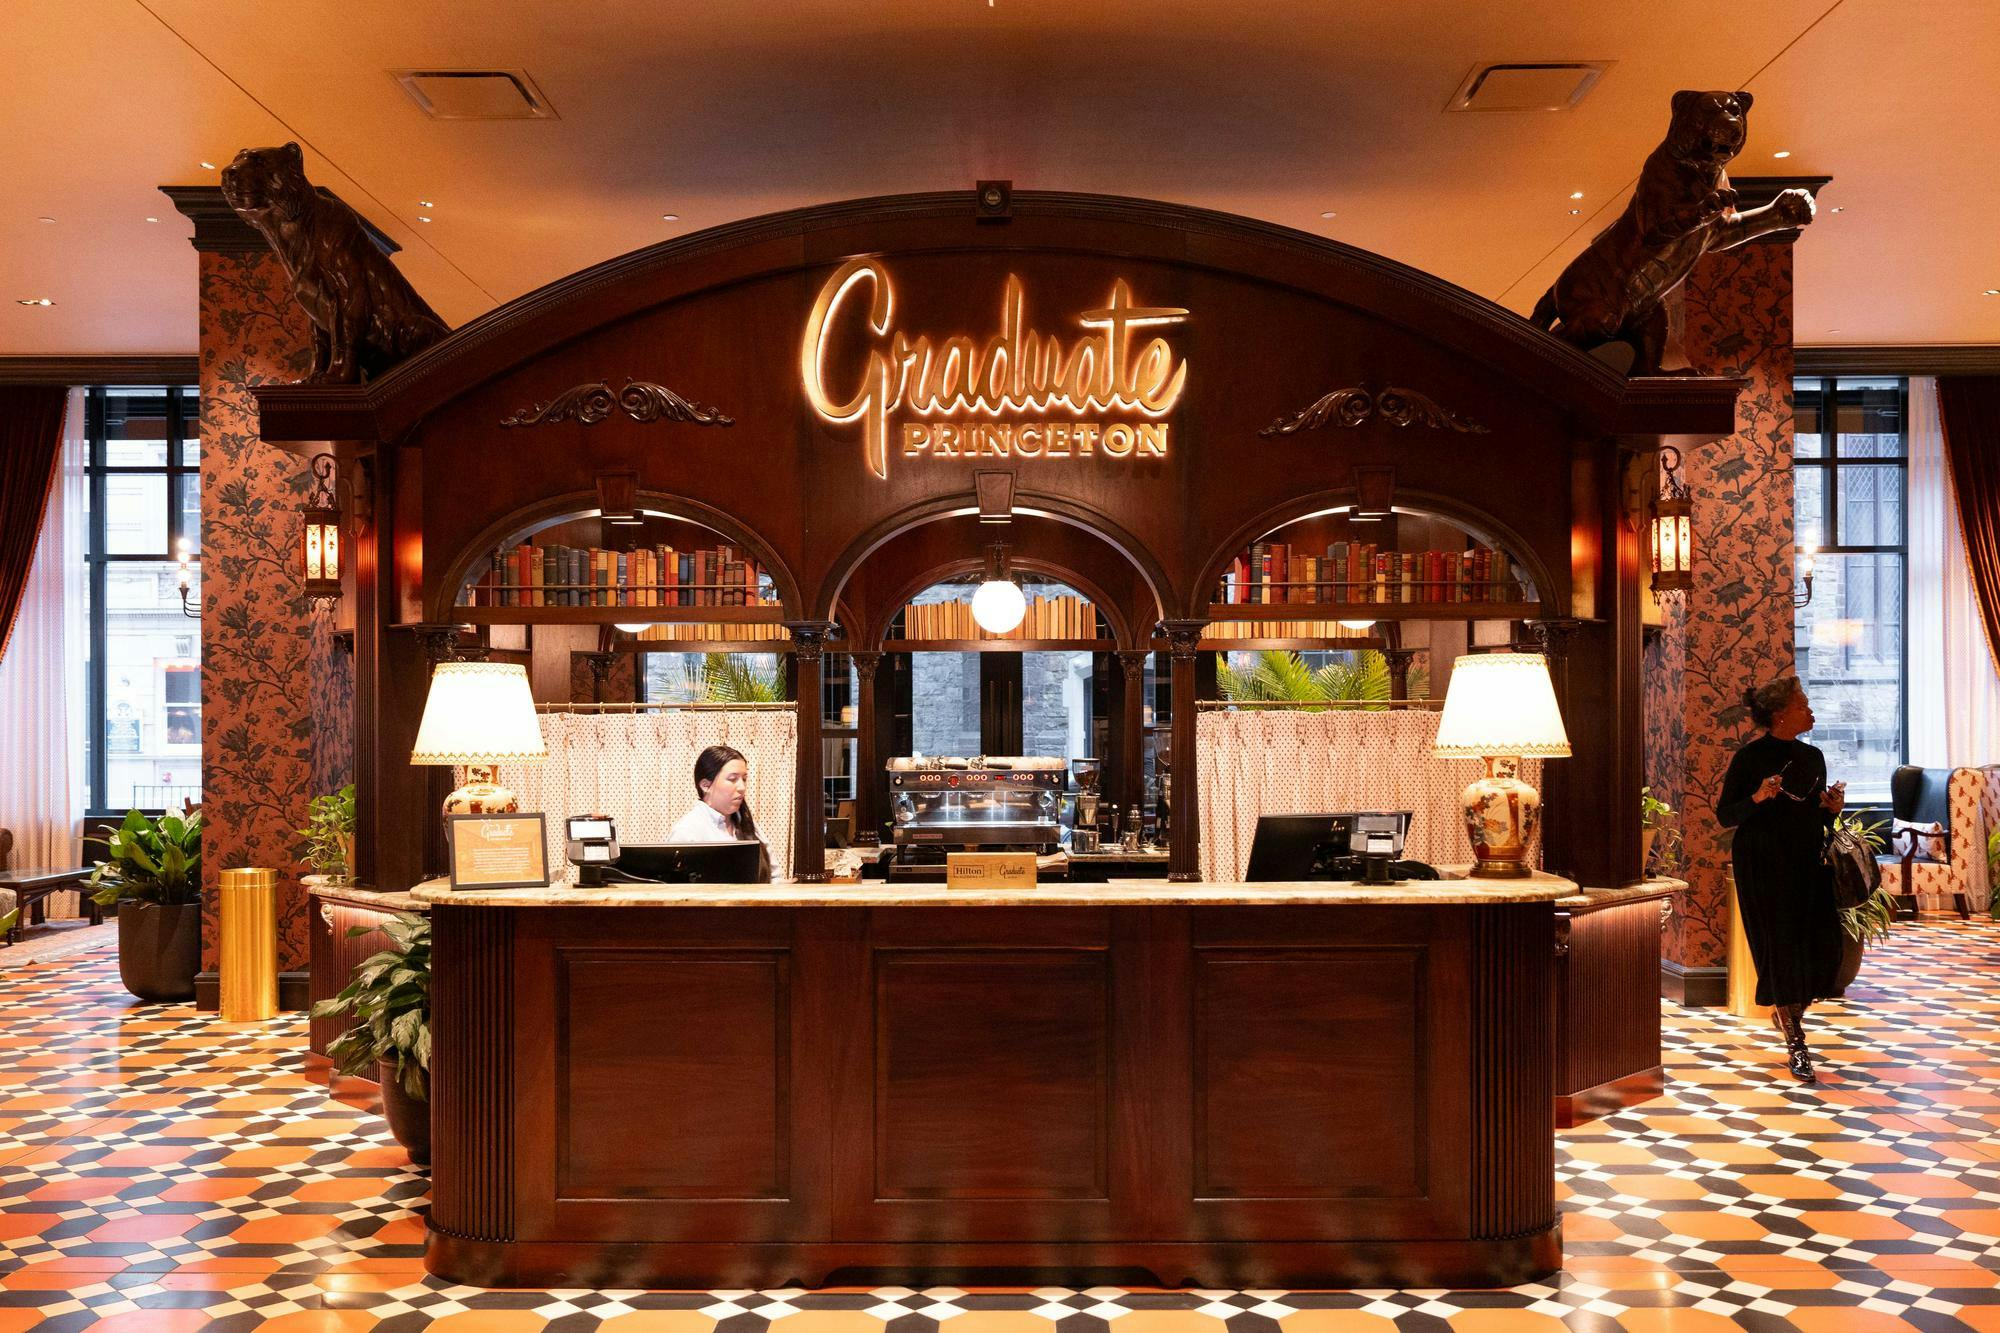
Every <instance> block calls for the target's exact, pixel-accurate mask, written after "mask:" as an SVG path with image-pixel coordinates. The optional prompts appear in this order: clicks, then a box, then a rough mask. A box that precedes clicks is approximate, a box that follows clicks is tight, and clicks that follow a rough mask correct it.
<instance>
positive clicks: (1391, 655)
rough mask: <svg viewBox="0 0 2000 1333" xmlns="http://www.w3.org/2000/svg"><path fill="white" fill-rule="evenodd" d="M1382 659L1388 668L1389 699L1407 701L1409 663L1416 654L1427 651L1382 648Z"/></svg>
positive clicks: (1408, 695) (1421, 649) (1414, 658)
mask: <svg viewBox="0 0 2000 1333" xmlns="http://www.w3.org/2000/svg"><path fill="white" fill-rule="evenodd" d="M1380 651H1381V654H1382V659H1383V661H1385V662H1386V663H1388V666H1389V697H1390V698H1391V699H1407V698H1409V697H1410V663H1412V662H1414V661H1415V660H1416V657H1417V654H1418V653H1421V652H1425V651H1427V650H1426V649H1423V648H1383V649H1381V650H1380Z"/></svg>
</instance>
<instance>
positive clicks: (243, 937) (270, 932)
mask: <svg viewBox="0 0 2000 1333" xmlns="http://www.w3.org/2000/svg"><path fill="white" fill-rule="evenodd" d="M221 962H222V968H221V970H222V1021H223V1022H225V1023H259V1022H262V1021H264V1020H265V1019H267V1018H275V1017H277V1015H278V872H277V871H275V870H269V869H265V868H263V867H261V866H251V867H246V868H244V869H240V870H225V871H223V872H222V960H221Z"/></svg>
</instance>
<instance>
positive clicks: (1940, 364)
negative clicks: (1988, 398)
mask: <svg viewBox="0 0 2000 1333" xmlns="http://www.w3.org/2000/svg"><path fill="white" fill-rule="evenodd" d="M1792 364H1793V369H1794V370H1795V371H1796V372H1797V373H1798V374H1800V375H2000V343H1880V344H1876V345H1873V346H1862V345H1859V344H1851V345H1845V346H1839V347H1800V348H1798V349H1796V350H1795V351H1794V352H1793V353H1792Z"/></svg>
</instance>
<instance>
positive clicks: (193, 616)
mask: <svg viewBox="0 0 2000 1333" xmlns="http://www.w3.org/2000/svg"><path fill="white" fill-rule="evenodd" d="M175 558H176V559H177V560H178V561H179V562H180V567H181V579H180V587H181V614H182V615H184V616H186V617H187V618H188V619H189V620H200V619H201V603H200V602H199V601H190V600H189V598H188V592H189V590H190V589H191V588H192V587H193V586H194V557H193V556H192V555H190V554H188V539H187V538H185V537H183V538H181V544H180V549H179V550H178V551H176V552H175Z"/></svg>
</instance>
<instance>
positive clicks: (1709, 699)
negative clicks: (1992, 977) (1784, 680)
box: [1646, 245, 1793, 967]
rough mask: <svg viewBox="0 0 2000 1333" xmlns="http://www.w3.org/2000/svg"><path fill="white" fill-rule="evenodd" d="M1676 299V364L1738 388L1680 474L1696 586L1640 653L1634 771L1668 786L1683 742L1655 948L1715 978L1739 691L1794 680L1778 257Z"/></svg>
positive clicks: (1707, 263)
mask: <svg viewBox="0 0 2000 1333" xmlns="http://www.w3.org/2000/svg"><path fill="white" fill-rule="evenodd" d="M1686 294H1687V352H1688V357H1689V359H1690V360H1691V361H1692V362H1693V363H1694V365H1695V366H1696V367H1697V368H1698V369H1699V370H1700V371H1701V372H1702V373H1704V374H1710V375H1735V376H1741V377H1743V378H1744V379H1747V380H1748V381H1749V384H1748V385H1747V386H1746V387H1745V388H1744V390H1743V393H1742V394H1741V396H1740V397H1739V398H1738V399H1737V402H1736V433H1735V434H1734V435H1732V436H1729V437H1727V438H1724V439H1720V440H1716V441H1713V442H1711V443H1709V444H1705V445H1701V446H1698V447H1696V448H1694V449H1691V450H1689V451H1687V455H1686V457H1685V459H1684V460H1683V463H1682V469H1681V471H1682V475H1683V476H1684V477H1685V478H1686V479H1687V483H1688V485H1689V487H1690V489H1691V490H1692V492H1693V496H1694V531H1695V534H1696V538H1695V540H1696V547H1695V571H1694V572H1695V585H1694V589H1693V591H1692V592H1689V593H1687V594H1686V595H1685V597H1686V606H1685V610H1684V612H1682V617H1683V624H1682V626H1681V627H1680V628H1679V629H1678V630H1676V629H1675V628H1674V627H1672V626H1670V627H1669V628H1668V630H1667V632H1666V633H1665V634H1663V635H1662V636H1661V638H1662V642H1660V643H1659V644H1657V645H1656V646H1655V648H1654V649H1653V650H1651V651H1650V652H1649V654H1648V661H1647V665H1648V667H1649V668H1650V667H1655V666H1657V669H1658V672H1659V675H1660V679H1659V680H1658V681H1649V682H1648V688H1647V702H1648V705H1649V708H1650V707H1652V706H1653V705H1655V704H1656V703H1657V705H1658V706H1659V707H1660V708H1661V709H1662V710H1663V712H1662V715H1660V716H1652V715H1650V714H1649V716H1648V718H1647V724H1646V734H1647V739H1648V741H1649V742H1653V741H1655V740H1657V741H1658V743H1659V745H1660V746H1661V747H1662V750H1663V754H1662V756H1661V757H1660V758H1658V759H1656V758H1655V757H1654V756H1652V755H1649V756H1648V759H1647V772H1648V776H1649V777H1651V776H1652V775H1653V773H1655V772H1656V771H1657V772H1659V773H1660V774H1661V775H1662V785H1666V784H1667V783H1669V782H1671V781H1672V777H1673V774H1672V765H1671V761H1670V760H1669V759H1667V758H1666V757H1665V755H1666V754H1667V753H1671V750H1670V749H1669V748H1668V747H1672V746H1674V745H1675V743H1676V742H1682V743H1683V748H1681V750H1680V753H1681V754H1682V756H1683V759H1682V773H1681V778H1682V782H1683V786H1682V788H1681V799H1680V800H1679V802H1677V803H1676V804H1677V805H1678V808H1679V809H1680V810H1681V823H1682V827H1683V838H1684V842H1685V852H1684V858H1683V861H1684V865H1685V866H1686V870H1685V872H1684V874H1683V878H1685V879H1687V880H1688V881H1689V883H1690V885H1691V888H1690V890H1689V892H1688V894H1687V895H1686V898H1687V901H1686V902H1685V904H1684V905H1683V907H1682V910H1681V911H1680V912H1679V913H1678V914H1677V915H1676V919H1675V921H1674V925H1673V929H1672V931H1671V933H1670V935H1669V938H1668V942H1667V950H1668V956H1669V957H1671V958H1673V959H1674V960H1676V961H1677V962H1679V963H1680V964H1681V965H1682V966H1684V967H1717V966H1721V965H1722V964H1723V962H1724V960H1725V959H1726V958H1727V957H1728V948H1729V905H1728V898H1727V889H1728V878H1727V876H1728V871H1729V838H1730V833H1729V830H1727V829H1724V828H1722V827H1721V826H1720V825H1719V824H1717V823H1716V820H1715V793H1716V791H1717V790H1718V789H1719V788H1720V787H1721V785H1722V774H1723V771H1724V770H1725V769H1726V768H1728V766H1729V760H1730V758H1731V757H1732V756H1733V755H1734V754H1735V752H1736V750H1737V748H1738V747H1739V746H1741V745H1742V744H1743V742H1745V741H1747V740H1749V739H1750V738H1751V737H1752V736H1753V735H1755V734H1756V729H1755V727H1753V726H1752V725H1751V722H1750V719H1749V716H1748V714H1747V713H1746V712H1745V711H1744V708H1743V702H1742V694H1743V691H1744V690H1745V689H1746V688H1748V687H1749V686H1752V685H1755V684H1759V683H1761V682H1763V681H1767V680H1771V679H1773V678H1774V677H1777V676H1780V675H1783V674H1785V673H1787V672H1789V671H1791V670H1792V669H1793V656H1792V601H1791V590H1792V398H1791V388H1792V250H1791V247H1790V246H1789V245H1746V246H1741V247H1739V248H1737V249H1735V250H1731V251H1727V252H1725V253H1723V254H1719V255H1712V256H1710V257H1709V258H1707V259H1706V260H1704V261H1703V262H1702V264H1701V266H1700V267H1699V268H1697V269H1696V270H1695V272H1694V274H1693V276H1692V277H1690V278H1689V279H1688V283H1687V289H1686ZM1676 638H1677V639H1678V641H1677V642H1676V641H1675V640H1676ZM1676 667H1678V668H1679V670H1678V675H1679V688H1678V690H1676V689H1675V688H1674V684H1673V676H1674V674H1675V668H1676ZM1676 694H1678V696H1679V697H1678V701H1677V702H1678V712H1679V717H1678V720H1676V719H1675V718H1674V717H1673V716H1672V715H1671V714H1672V711H1673V709H1674V705H1675V702H1676V701H1675V698H1674V696H1675V695H1676Z"/></svg>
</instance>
